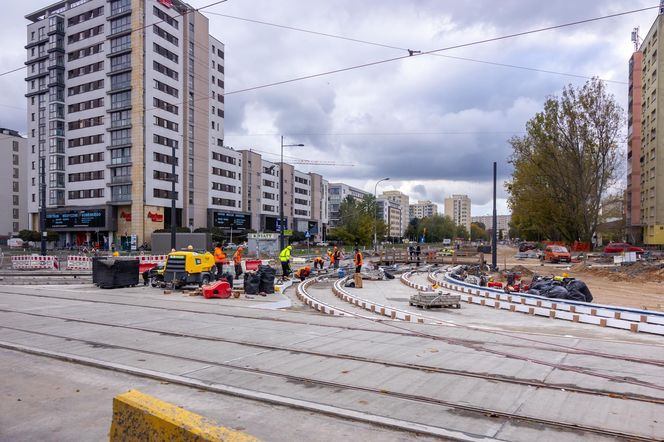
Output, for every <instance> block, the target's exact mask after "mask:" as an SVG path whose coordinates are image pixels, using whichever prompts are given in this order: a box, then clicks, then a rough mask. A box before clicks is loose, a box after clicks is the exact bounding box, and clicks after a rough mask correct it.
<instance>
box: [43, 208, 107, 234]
mask: <svg viewBox="0 0 664 442" xmlns="http://www.w3.org/2000/svg"><path fill="white" fill-rule="evenodd" d="M76 227H81V228H99V229H103V228H105V227H106V209H93V210H68V211H65V212H50V211H49V212H47V213H46V228H47V229H58V228H61V229H62V228H68V229H71V228H76Z"/></svg>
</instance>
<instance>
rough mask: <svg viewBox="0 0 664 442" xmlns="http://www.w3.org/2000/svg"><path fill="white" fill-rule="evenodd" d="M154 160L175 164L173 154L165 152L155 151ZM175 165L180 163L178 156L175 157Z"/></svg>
mask: <svg viewBox="0 0 664 442" xmlns="http://www.w3.org/2000/svg"><path fill="white" fill-rule="evenodd" d="M154 160H155V161H157V162H158V163H164V164H173V157H172V156H171V155H165V154H163V153H158V152H155V153H154ZM175 165H176V166H177V165H178V159H177V157H176V158H175Z"/></svg>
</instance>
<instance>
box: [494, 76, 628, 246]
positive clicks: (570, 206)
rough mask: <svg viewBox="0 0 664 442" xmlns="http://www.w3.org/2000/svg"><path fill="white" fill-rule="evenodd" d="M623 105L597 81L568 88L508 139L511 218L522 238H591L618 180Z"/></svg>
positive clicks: (589, 239)
mask: <svg viewBox="0 0 664 442" xmlns="http://www.w3.org/2000/svg"><path fill="white" fill-rule="evenodd" d="M622 127H623V111H622V109H621V108H620V106H619V105H618V104H617V103H616V101H615V98H614V97H613V96H612V95H611V94H609V93H608V92H607V91H606V86H605V85H604V83H602V82H601V81H600V80H598V79H592V80H589V81H588V82H586V84H585V85H583V86H582V87H579V88H575V87H574V86H572V85H570V86H568V87H566V88H565V89H563V92H562V96H561V97H550V98H548V99H547V100H546V102H545V103H544V110H543V111H541V112H539V113H537V114H536V115H535V116H534V117H533V118H532V119H531V120H530V121H528V123H527V124H526V135H524V136H522V137H514V138H512V139H510V140H509V143H510V144H511V145H512V156H511V158H510V163H511V164H512V165H513V166H514V172H513V174H512V179H511V181H510V182H509V183H507V190H508V192H509V194H510V196H509V200H508V203H509V206H510V208H511V210H512V224H513V226H514V227H515V228H516V230H517V231H518V233H519V236H521V237H522V238H528V239H540V238H541V239H544V238H549V239H562V240H566V241H570V242H571V241H574V240H582V241H591V239H592V235H593V232H594V231H595V229H596V227H597V224H598V220H599V212H600V207H601V202H602V198H603V196H605V195H606V193H607V191H608V189H609V188H610V187H611V185H612V184H614V182H615V179H616V176H617V172H618V162H619V153H618V152H619V151H618V142H619V136H620V131H621V129H622Z"/></svg>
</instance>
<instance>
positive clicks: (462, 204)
mask: <svg viewBox="0 0 664 442" xmlns="http://www.w3.org/2000/svg"><path fill="white" fill-rule="evenodd" d="M445 215H446V216H449V217H450V218H451V219H452V221H454V223H455V224H456V225H457V226H465V227H466V230H468V232H469V233H470V198H468V195H452V197H451V198H445Z"/></svg>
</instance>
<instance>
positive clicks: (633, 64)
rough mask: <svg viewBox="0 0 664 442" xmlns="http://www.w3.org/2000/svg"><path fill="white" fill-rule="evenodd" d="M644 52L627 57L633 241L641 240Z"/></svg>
mask: <svg viewBox="0 0 664 442" xmlns="http://www.w3.org/2000/svg"><path fill="white" fill-rule="evenodd" d="M642 62H643V54H642V53H641V51H636V52H634V53H633V54H632V57H631V58H630V59H629V89H628V97H627V186H626V189H625V233H626V235H627V238H628V240H629V241H630V242H632V243H636V244H638V243H641V242H642V241H643V228H642V224H641V118H642V112H641V102H642V100H643V94H642V90H643V72H642Z"/></svg>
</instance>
